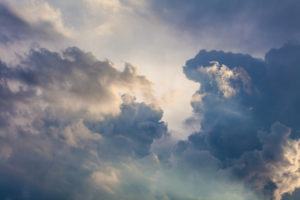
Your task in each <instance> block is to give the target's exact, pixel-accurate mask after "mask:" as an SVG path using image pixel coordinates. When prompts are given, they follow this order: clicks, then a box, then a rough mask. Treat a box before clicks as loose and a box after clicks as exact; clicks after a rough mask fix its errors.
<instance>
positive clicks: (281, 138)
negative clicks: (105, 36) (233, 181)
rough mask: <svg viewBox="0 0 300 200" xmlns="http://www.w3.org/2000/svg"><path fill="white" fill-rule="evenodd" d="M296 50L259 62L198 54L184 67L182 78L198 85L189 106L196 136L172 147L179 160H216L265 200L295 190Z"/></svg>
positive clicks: (283, 50)
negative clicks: (188, 156)
mask: <svg viewBox="0 0 300 200" xmlns="http://www.w3.org/2000/svg"><path fill="white" fill-rule="evenodd" d="M299 48H300V47H299V45H298V44H292V43H288V44H286V45H284V46H283V47H281V48H279V49H272V50H270V51H269V52H268V53H267V54H266V57H265V59H264V60H260V59H256V58H252V57H251V56H249V55H242V54H233V53H225V52H222V51H211V52H207V51H204V50H202V51H200V52H199V54H198V55H197V56H196V57H195V58H194V59H191V60H189V61H187V63H186V66H185V67H184V72H185V74H186V76H187V77H188V78H190V79H191V80H194V81H196V82H199V83H201V86H200V89H199V90H198V91H197V92H196V93H195V95H194V98H193V101H192V106H193V108H194V112H195V114H197V115H199V116H201V117H200V119H201V121H198V122H199V123H200V126H201V130H200V131H198V132H195V133H194V134H192V135H190V136H189V139H188V140H187V141H181V142H179V143H178V145H177V146H178V147H177V152H178V153H179V155H184V154H185V152H187V151H190V149H192V150H193V151H194V153H193V154H194V156H195V157H197V156H196V155H197V154H199V153H200V152H207V151H208V152H209V153H210V154H211V155H213V157H215V158H217V161H218V162H217V163H216V164H215V166H218V167H219V168H220V169H222V170H229V171H231V173H232V174H233V175H234V176H236V177H238V178H240V179H241V180H243V181H245V182H247V183H250V184H251V185H252V186H253V187H254V188H255V189H256V190H257V191H258V192H259V191H261V192H262V194H263V195H264V196H265V197H264V198H266V199H273V198H274V199H281V198H282V196H283V195H284V194H285V193H289V194H291V193H292V192H293V191H294V190H295V189H296V188H298V187H299V183H298V181H297V180H298V178H297V177H298V171H299V158H298V151H299V137H300V135H299V125H298V123H297V119H298V118H299V112H298V111H297V108H298V106H299V105H298V104H299V103H298V101H297V99H298V98H299V94H298V92H297V89H296V88H297V87H299V81H298V79H297V78H296V75H295V74H298V73H297V72H298V68H297V65H299V59H298V58H299V55H300V54H299ZM211 61H215V62H214V63H210V62H211ZM219 63H220V64H219ZM222 68H223V70H222ZM226 92H227V94H230V95H225V94H226ZM278 121H279V122H280V123H279V122H278ZM281 123H282V124H281ZM269 127H271V131H270V133H268V131H266V130H268V129H269ZM197 152H199V153H197ZM193 154H191V155H193ZM200 157H201V156H200ZM200 159H201V158H200ZM191 160H192V159H191ZM190 162H192V163H194V164H192V166H197V165H199V164H200V163H201V161H200V160H199V159H198V160H197V161H190Z"/></svg>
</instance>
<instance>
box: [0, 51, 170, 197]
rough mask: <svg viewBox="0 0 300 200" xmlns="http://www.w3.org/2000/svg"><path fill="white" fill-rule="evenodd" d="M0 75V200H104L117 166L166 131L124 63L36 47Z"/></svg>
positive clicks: (143, 82)
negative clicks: (118, 65) (119, 67)
mask: <svg viewBox="0 0 300 200" xmlns="http://www.w3.org/2000/svg"><path fill="white" fill-rule="evenodd" d="M0 75H1V77H0V80H1V82H0V83H1V84H0V86H1V87H0V96H1V101H0V108H1V111H0V116H1V125H0V138H1V140H0V146H1V147H0V168H1V170H0V171H1V173H0V176H1V181H0V184H1V187H2V188H4V189H3V190H1V191H0V197H1V198H3V199H6V198H12V199H34V198H36V199H40V198H43V199H83V198H84V199H93V198H94V197H95V196H97V195H100V196H102V197H103V198H105V197H107V198H106V199H110V198H112V197H109V196H111V195H113V193H114V192H113V187H114V186H115V185H118V183H119V182H120V180H119V178H118V176H119V172H117V171H118V167H119V165H120V164H118V163H120V162H121V161H124V162H125V161H126V160H130V159H133V158H134V159H138V158H142V157H145V156H148V155H150V148H151V144H152V143H153V141H154V140H155V139H159V138H161V137H162V136H163V135H165V134H166V131H167V128H166V124H165V123H164V122H162V121H161V118H162V111H161V110H160V109H159V108H158V106H157V105H156V104H155V103H156V101H155V99H154V97H153V95H152V84H151V82H150V81H149V80H147V78H146V77H144V76H142V75H139V74H138V72H137V71H136V69H135V68H134V67H133V66H131V65H130V64H126V66H125V67H124V70H123V71H120V70H117V69H116V68H114V66H113V64H112V63H111V62H110V61H99V60H98V59H96V58H95V57H94V56H93V55H92V54H91V53H85V52H83V51H82V50H80V49H78V48H75V47H71V48H68V49H66V50H64V51H62V52H52V51H49V50H47V49H39V50H31V51H30V52H29V53H28V55H27V57H26V58H24V59H23V60H22V61H21V62H20V64H19V65H16V66H14V65H7V64H5V63H1V68H0ZM133 95H135V96H137V97H138V98H139V100H141V101H144V102H140V103H138V102H136V100H135V97H134V96H133ZM109 163H111V164H109ZM109 165H116V167H113V166H111V167H108V166H109ZM36 168H37V169H36ZM104 169H107V170H106V171H105V170H104ZM120 173H121V172H120ZM9 177H13V178H9ZM41 180H42V181H41ZM16 183H18V184H16ZM95 183H96V185H98V186H95ZM63 188H64V189H63ZM80 188H81V189H80ZM77 190H78V192H74V191H77ZM49 193H50V194H49ZM115 199H117V198H115Z"/></svg>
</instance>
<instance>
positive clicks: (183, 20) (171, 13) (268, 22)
mask: <svg viewBox="0 0 300 200" xmlns="http://www.w3.org/2000/svg"><path fill="white" fill-rule="evenodd" d="M299 8H300V4H299V2H297V1H293V0H288V1H285V2H281V1H276V2H274V1H270V0H266V1H263V2H261V1H256V0H255V1H251V2H248V1H247V2H245V1H234V0H230V1H226V2H223V1H220V0H212V1H206V0H205V1H196V0H190V1H184V2H183V1H180V0H175V1H172V0H163V1H157V0H154V1H151V9H152V11H153V12H154V13H155V14H156V15H157V16H158V17H159V18H160V19H161V20H162V21H164V22H165V24H166V25H167V26H171V27H175V28H176V29H177V30H179V31H180V30H182V33H189V35H190V36H191V37H194V38H195V40H197V41H199V43H201V44H202V45H204V46H202V48H203V47H204V48H218V49H220V48H221V49H224V48H225V49H228V50H233V49H234V50H235V51H238V52H240V51H242V52H248V53H254V54H256V55H260V56H263V53H264V52H265V51H267V50H268V49H269V48H272V47H279V46H280V45H282V44H283V43H285V42H286V41H287V40H293V39H299V36H300V35H299V34H300V29H299V22H298V21H297V18H299V12H298V11H299ZM228 30H230V31H228ZM201 38H205V39H203V40H202V39H201Z"/></svg>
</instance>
